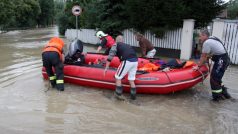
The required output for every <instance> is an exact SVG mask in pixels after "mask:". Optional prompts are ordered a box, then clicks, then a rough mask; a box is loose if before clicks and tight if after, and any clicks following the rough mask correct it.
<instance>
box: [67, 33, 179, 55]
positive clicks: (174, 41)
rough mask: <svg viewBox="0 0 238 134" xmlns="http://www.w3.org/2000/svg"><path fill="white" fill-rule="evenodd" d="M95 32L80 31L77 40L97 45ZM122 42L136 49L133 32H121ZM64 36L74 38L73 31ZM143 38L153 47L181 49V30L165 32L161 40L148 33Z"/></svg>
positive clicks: (97, 40) (136, 43)
mask: <svg viewBox="0 0 238 134" xmlns="http://www.w3.org/2000/svg"><path fill="white" fill-rule="evenodd" d="M95 33H96V30H94V29H81V30H79V31H78V38H79V39H80V40H81V41H83V42H85V43H90V44H96V43H99V42H100V40H99V39H98V38H97V37H96V36H95ZM122 33H123V36H124V41H125V43H128V44H130V45H132V46H136V47H138V46H139V44H138V42H137V41H136V39H135V35H134V32H133V30H130V29H127V30H124V31H123V32H122ZM65 36H66V38H67V39H69V40H73V39H75V38H76V30H75V29H67V31H66V33H65ZM145 37H146V38H147V39H148V40H150V41H151V43H152V44H154V46H155V47H160V48H168V49H177V50H179V49H180V47H181V37H182V28H181V29H177V30H174V31H169V32H166V33H165V35H164V37H163V38H156V37H155V35H153V34H151V33H150V32H146V33H145Z"/></svg>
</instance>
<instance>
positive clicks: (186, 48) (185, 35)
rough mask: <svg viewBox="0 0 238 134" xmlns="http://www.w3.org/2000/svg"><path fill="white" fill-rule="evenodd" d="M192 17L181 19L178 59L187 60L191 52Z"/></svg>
mask: <svg viewBox="0 0 238 134" xmlns="http://www.w3.org/2000/svg"><path fill="white" fill-rule="evenodd" d="M194 22H195V20H194V19H185V20H184V21H183V30H182V38H181V54H180V59H183V60H189V59H190V58H191V54H192V45H193V29H194Z"/></svg>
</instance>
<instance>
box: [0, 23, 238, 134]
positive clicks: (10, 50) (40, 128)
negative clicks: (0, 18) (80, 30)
mask: <svg viewBox="0 0 238 134" xmlns="http://www.w3.org/2000/svg"><path fill="white" fill-rule="evenodd" d="M53 36H58V32H57V28H56V27H52V28H45V29H34V30H23V31H21V30H20V31H11V32H7V33H2V34H0V133H1V134H237V133H238V101H236V100H225V101H222V102H219V103H215V102H213V101H211V92H210V86H209V77H208V78H207V79H206V80H205V81H204V82H203V83H199V84H198V85H196V86H195V87H193V88H191V89H188V90H184V91H182V92H177V93H174V94H168V95H147V94H140V95H138V97H137V100H136V102H133V103H131V102H128V101H118V100H116V99H114V98H113V97H112V95H113V92H112V91H110V90H104V89H98V88H91V87H83V86H79V85H73V84H65V91H64V92H58V91H57V90H55V89H50V90H48V91H47V92H45V90H47V88H48V86H49V85H48V84H49V83H48V82H47V81H45V80H43V79H42V75H41V67H42V61H41V50H42V48H43V46H44V45H45V44H46V43H47V41H48V40H49V39H50V38H51V37H53ZM64 40H65V42H66V43H69V41H67V40H66V39H64ZM87 51H88V52H92V51H94V52H95V51H96V48H95V47H94V46H85V47H84V52H87ZM223 80H224V83H225V85H226V86H228V87H229V90H228V91H229V92H230V93H231V95H232V96H233V97H234V98H235V99H238V67H237V66H231V67H229V69H228V70H227V72H226V74H225V76H224V78H223ZM125 96H126V97H127V98H129V94H125Z"/></svg>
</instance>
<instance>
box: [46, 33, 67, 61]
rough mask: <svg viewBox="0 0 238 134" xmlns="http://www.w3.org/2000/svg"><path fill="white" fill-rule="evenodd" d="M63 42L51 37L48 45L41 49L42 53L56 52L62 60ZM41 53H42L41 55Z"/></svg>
mask: <svg viewBox="0 0 238 134" xmlns="http://www.w3.org/2000/svg"><path fill="white" fill-rule="evenodd" d="M63 47H64V41H63V40H62V39H60V38H58V37H53V38H51V39H50V41H49V43H48V44H46V46H45V47H44V49H43V52H57V53H58V54H59V56H60V60H62V53H63ZM43 52H42V53H43Z"/></svg>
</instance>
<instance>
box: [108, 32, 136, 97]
mask: <svg viewBox="0 0 238 134" xmlns="http://www.w3.org/2000/svg"><path fill="white" fill-rule="evenodd" d="M116 42H117V43H115V44H114V45H113V46H112V48H111V50H110V52H109V55H108V57H107V62H106V67H105V70H104V76H105V74H106V72H107V69H108V67H109V65H110V62H111V60H112V59H113V57H114V56H115V55H116V56H118V58H119V59H120V61H121V63H120V66H119V67H118V69H117V72H116V74H115V78H116V90H115V96H116V97H117V98H119V99H121V97H122V92H123V88H122V83H121V79H122V78H123V77H124V76H125V75H126V74H127V73H128V80H129V83H130V86H131V89H130V93H131V99H132V100H135V99H136V86H135V82H134V80H135V76H136V71H137V66H138V58H137V55H136V52H135V50H134V49H133V48H132V47H131V46H130V45H128V44H125V43H123V37H122V36H121V35H119V36H117V38H116Z"/></svg>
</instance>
